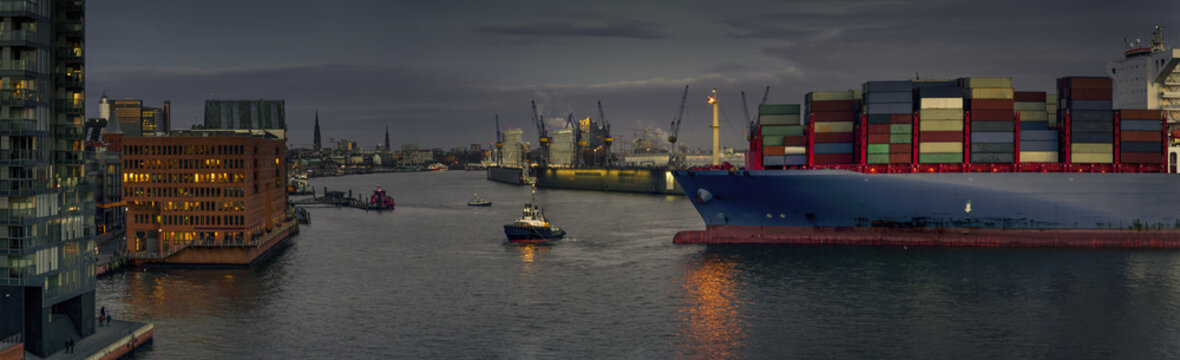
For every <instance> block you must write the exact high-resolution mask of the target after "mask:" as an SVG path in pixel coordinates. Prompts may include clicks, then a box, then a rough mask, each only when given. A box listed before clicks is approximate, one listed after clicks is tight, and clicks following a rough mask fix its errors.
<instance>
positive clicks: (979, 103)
mask: <svg viewBox="0 0 1180 360" xmlns="http://www.w3.org/2000/svg"><path fill="white" fill-rule="evenodd" d="M1013 107H1015V105H1014V104H1013V101H1012V99H973V100H971V102H970V103H968V109H971V111H973V112H974V111H979V110H1008V111H1009V112H1010V111H1012V109H1013Z"/></svg>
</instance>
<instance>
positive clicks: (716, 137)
mask: <svg viewBox="0 0 1180 360" xmlns="http://www.w3.org/2000/svg"><path fill="white" fill-rule="evenodd" d="M709 104H712V105H713V126H712V127H713V166H717V165H721V159H720V158H719V157H718V155H719V154H718V153H719V152H720V151H719V150H721V149H720V147H721V126H719V125H718V124H717V89H713V95H711V96H709Z"/></svg>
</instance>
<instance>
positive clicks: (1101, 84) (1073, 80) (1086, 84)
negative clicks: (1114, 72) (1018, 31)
mask: <svg viewBox="0 0 1180 360" xmlns="http://www.w3.org/2000/svg"><path fill="white" fill-rule="evenodd" d="M1057 88H1058V89H1063V88H1070V89H1107V90H1109V89H1113V88H1114V82H1113V81H1112V80H1111V79H1110V78H1109V77H1094V76H1069V77H1063V78H1059V79H1057Z"/></svg>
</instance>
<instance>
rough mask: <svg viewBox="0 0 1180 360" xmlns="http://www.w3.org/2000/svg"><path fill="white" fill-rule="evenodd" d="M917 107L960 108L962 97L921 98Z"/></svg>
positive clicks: (923, 108) (961, 106)
mask: <svg viewBox="0 0 1180 360" xmlns="http://www.w3.org/2000/svg"><path fill="white" fill-rule="evenodd" d="M918 108H919V109H922V110H925V109H962V108H963V98H921V102H920V103H918Z"/></svg>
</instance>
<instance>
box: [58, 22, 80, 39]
mask: <svg viewBox="0 0 1180 360" xmlns="http://www.w3.org/2000/svg"><path fill="white" fill-rule="evenodd" d="M54 30H56V35H57V36H64V37H67V38H80V37H82V36H83V35H85V31H86V27H85V26H84V25H82V24H61V25H58V26H57V27H56V28H55V29H54Z"/></svg>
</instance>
